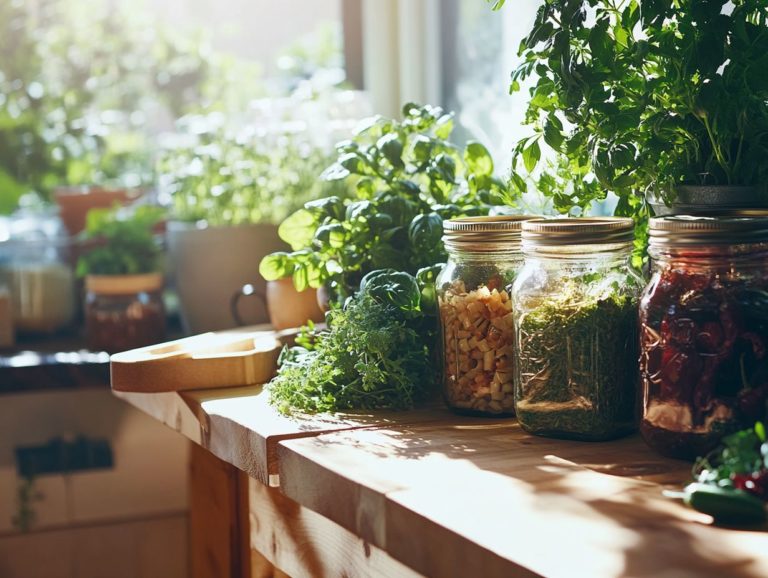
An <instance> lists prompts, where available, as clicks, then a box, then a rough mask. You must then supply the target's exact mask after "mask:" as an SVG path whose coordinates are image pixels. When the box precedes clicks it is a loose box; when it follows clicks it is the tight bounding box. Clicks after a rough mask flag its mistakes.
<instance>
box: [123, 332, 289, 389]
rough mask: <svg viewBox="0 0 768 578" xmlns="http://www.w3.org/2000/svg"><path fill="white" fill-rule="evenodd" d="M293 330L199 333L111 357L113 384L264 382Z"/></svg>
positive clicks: (141, 386)
mask: <svg viewBox="0 0 768 578" xmlns="http://www.w3.org/2000/svg"><path fill="white" fill-rule="evenodd" d="M295 335H296V330H295V329H288V330H283V331H279V332H277V331H274V330H272V329H271V328H270V327H269V326H268V325H260V326H253V327H249V328H244V329H237V330H232V331H222V332H215V333H203V334H201V335H195V336H194V337H187V338H184V339H179V340H176V341H169V342H167V343H161V344H158V345H151V346H149V347H142V348H140V349H133V350H131V351H125V352H122V353H117V354H115V355H113V356H112V357H111V358H110V371H111V380H112V389H114V390H116V391H133V392H141V393H155V392H161V391H184V390H194V389H211V388H218V387H233V386H242V385H252V384H256V383H266V382H267V381H269V380H270V379H272V377H273V376H274V374H275V370H276V368H277V358H278V356H279V355H280V351H281V349H282V347H283V343H284V342H289V341H291V340H292V339H293V337H295Z"/></svg>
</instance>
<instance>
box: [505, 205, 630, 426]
mask: <svg viewBox="0 0 768 578" xmlns="http://www.w3.org/2000/svg"><path fill="white" fill-rule="evenodd" d="M633 237H634V224H633V222H632V219H621V218H614V217H603V218H572V219H549V220H544V219H541V220H536V221H528V222H526V223H523V230H522V252H523V255H524V259H525V262H524V265H523V268H522V270H521V271H520V273H519V274H518V276H517V279H516V280H515V283H514V286H513V288H512V310H513V312H514V321H515V357H514V366H515V410H516V413H517V418H518V420H519V421H520V425H521V426H522V427H523V428H524V429H525V430H526V431H529V432H531V433H534V434H538V435H543V436H550V437H558V438H567V439H581V440H593V441H598V440H607V439H611V438H616V437H619V436H622V435H625V434H628V433H630V432H632V431H634V430H635V429H636V428H637V421H638V417H639V416H638V414H639V412H638V387H637V382H638V378H637V355H638V353H637V341H638V339H637V301H638V297H639V294H640V291H641V289H642V285H643V282H642V279H641V278H640V276H639V274H638V273H637V272H635V271H634V269H633V268H632V267H631V265H630V259H631V254H632V248H633Z"/></svg>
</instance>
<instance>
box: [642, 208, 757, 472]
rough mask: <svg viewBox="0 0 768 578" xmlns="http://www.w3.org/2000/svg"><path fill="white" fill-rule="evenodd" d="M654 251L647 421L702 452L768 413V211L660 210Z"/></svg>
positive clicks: (664, 441) (671, 448) (647, 303)
mask: <svg viewBox="0 0 768 578" xmlns="http://www.w3.org/2000/svg"><path fill="white" fill-rule="evenodd" d="M649 254H650V256H651V258H652V260H653V273H652V277H651V280H650V282H649V283H648V285H647V287H646V289H645V291H644V293H643V297H642V300H641V302H640V326H641V336H640V345H641V357H640V375H641V380H642V389H643V416H642V421H641V424H640V431H641V433H642V435H643V437H644V438H645V440H646V442H647V443H648V444H649V445H650V446H651V447H652V448H654V449H656V450H657V451H659V452H660V453H663V454H665V455H668V456H672V457H677V458H684V459H694V458H696V457H697V456H700V455H704V454H706V453H707V452H708V451H709V450H711V449H713V448H714V447H715V446H717V444H718V443H719V441H720V440H721V439H722V437H723V436H724V435H726V434H728V433H731V432H733V431H737V430H739V429H742V428H745V427H751V426H753V425H754V423H755V421H758V420H765V419H766V418H768V212H764V211H763V212H759V211H745V212H733V213H732V214H731V215H730V216H723V217H683V216H680V217H665V218H658V219H651V222H650V243H649Z"/></svg>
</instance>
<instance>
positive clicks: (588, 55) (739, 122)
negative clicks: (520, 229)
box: [496, 0, 768, 219]
mask: <svg viewBox="0 0 768 578" xmlns="http://www.w3.org/2000/svg"><path fill="white" fill-rule="evenodd" d="M501 4H503V2H496V7H497V8H498V7H500V5H501ZM767 20H768V14H766V12H765V7H764V5H763V4H762V3H760V2H737V3H735V4H734V3H731V2H727V1H726V0H716V1H694V0H685V1H680V2H666V3H664V2H640V1H639V0H627V1H625V2H621V3H618V4H617V3H616V2H613V1H611V0H579V1H573V0H546V1H545V2H544V3H543V4H542V5H541V7H540V8H539V11H538V13H537V15H536V19H535V22H534V25H533V28H532V29H531V32H530V33H529V34H528V36H527V37H526V38H525V39H524V40H523V41H522V44H521V50H520V54H521V56H522V60H523V61H522V64H521V65H520V66H519V67H518V68H517V69H516V70H515V71H514V73H513V74H512V86H511V89H512V90H520V89H521V87H522V86H523V85H524V84H525V82H524V81H525V80H526V79H528V78H529V77H532V78H534V79H535V83H534V84H533V86H531V88H530V93H531V100H530V102H529V106H528V110H527V115H526V120H527V122H528V123H529V124H531V125H532V126H533V128H534V134H533V135H532V136H531V137H529V138H526V139H524V140H523V141H521V142H520V143H519V144H518V145H517V147H516V150H515V161H514V162H515V167H514V169H515V170H517V169H519V168H520V167H521V166H522V167H524V168H525V170H526V171H527V172H528V173H531V172H532V171H534V170H535V169H536V167H537V165H539V164H540V161H541V159H542V158H544V157H547V156H548V155H546V154H545V155H542V146H543V145H544V144H546V145H547V146H548V147H550V148H551V149H553V150H554V151H555V153H556V155H557V156H558V157H559V158H558V159H557V160H555V161H550V162H549V163H547V164H546V166H545V167H544V170H543V171H541V172H540V173H535V174H536V177H535V178H536V179H537V184H538V188H539V189H540V190H541V191H543V192H544V193H545V194H548V195H549V196H551V197H552V198H553V200H554V203H555V206H556V207H557V208H558V209H559V210H561V211H563V212H567V211H568V210H570V209H572V208H573V207H576V206H579V207H586V206H588V205H589V204H590V203H591V202H592V201H594V200H600V199H603V198H605V195H606V191H612V192H613V193H615V194H616V195H617V196H618V197H619V201H618V205H617V207H616V214H619V215H633V216H635V217H636V218H639V219H642V217H643V215H644V214H645V212H646V210H647V209H646V202H645V199H646V196H647V199H648V200H649V201H650V203H651V204H652V206H653V207H654V209H655V210H656V211H657V212H667V211H668V209H667V207H666V206H665V205H669V204H671V203H673V207H676V208H675V209H674V210H676V211H682V212H690V211H721V210H725V209H730V208H737V207H744V206H756V205H764V204H765V200H766V188H767V187H768V107H767V106H766V102H768V80H766V78H765V74H764V73H763V71H764V70H765V69H766V66H767V65H768V56H766V55H767V54H768V21H767ZM549 158H550V159H551V156H550V157H549ZM513 179H514V182H515V183H516V186H517V187H518V188H521V189H522V188H524V187H525V183H524V182H523V180H522V178H521V176H520V174H519V173H517V172H516V173H515V175H514V176H513Z"/></svg>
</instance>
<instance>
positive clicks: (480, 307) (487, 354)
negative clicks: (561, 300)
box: [437, 216, 534, 416]
mask: <svg viewBox="0 0 768 578" xmlns="http://www.w3.org/2000/svg"><path fill="white" fill-rule="evenodd" d="M532 218H534V217H527V216H495V217H467V218H463V219H454V220H452V221H446V222H445V224H444V232H445V236H444V237H443V240H444V241H445V247H446V249H447V250H448V255H449V257H448V263H447V265H446V266H445V268H444V269H443V271H442V272H441V273H440V275H439V276H438V278H437V298H438V304H439V307H440V333H441V340H442V347H441V357H442V370H443V371H442V373H443V392H444V396H445V400H446V403H447V404H448V406H449V407H450V408H451V409H453V410H454V411H456V412H457V413H462V414H469V415H510V416H511V415H514V392H513V384H512V382H513V374H512V341H513V337H514V333H513V322H512V303H511V301H510V299H509V287H510V286H511V284H512V282H513V281H514V279H515V275H516V273H517V270H518V269H519V267H520V265H521V264H522V254H521V253H520V231H521V225H522V223H523V222H524V221H526V220H528V219H532Z"/></svg>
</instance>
